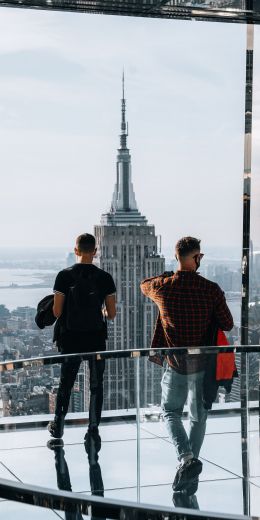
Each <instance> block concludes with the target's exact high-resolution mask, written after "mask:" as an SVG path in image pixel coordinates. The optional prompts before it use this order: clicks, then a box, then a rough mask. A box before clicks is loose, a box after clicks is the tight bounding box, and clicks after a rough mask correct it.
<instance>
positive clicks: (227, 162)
mask: <svg viewBox="0 0 260 520" xmlns="http://www.w3.org/2000/svg"><path fill="white" fill-rule="evenodd" d="M256 30H257V31H258V32H259V29H258V28H256ZM257 38H258V40H259V42H260V38H259V36H258V33H257ZM245 44H246V26H244V25H232V24H230V25H229V24H223V25H222V24H217V23H204V22H181V21H166V20H150V19H142V18H138V19H134V18H127V17H122V18H119V17H112V16H98V15H87V14H86V15H83V14H82V15H80V14H71V13H63V14H62V13H58V12H54V13H48V12H44V11H29V10H15V9H12V10H10V9H4V8H1V10H0V142H1V153H0V171H1V192H0V207H1V210H0V211H1V215H0V217H1V218H0V222H1V243H2V245H3V246H22V245H24V246H33V245H37V246H55V245H57V246H67V245H68V246H69V245H70V244H71V243H72V242H73V240H74V237H75V236H76V235H77V234H79V233H81V232H84V231H90V232H91V231H92V230H93V226H94V224H98V223H99V222H100V215H101V213H102V212H104V211H106V210H107V209H109V206H110V202H111V197H112V192H113V188H114V183H115V172H116V170H115V166H116V153H117V147H118V143H119V139H118V134H119V128H120V98H121V75H122V69H123V67H124V69H125V76H126V98H127V120H128V122H129V140H128V143H129V147H130V150H131V155H132V171H133V182H134V188H135V193H136V199H137V203H138V206H139V209H140V210H141V211H142V213H143V214H145V215H146V216H147V217H148V219H149V222H150V223H153V224H155V226H156V231H157V233H158V234H161V235H162V239H163V244H164V246H168V245H171V244H172V243H174V242H175V241H176V240H177V239H178V238H179V237H180V236H181V235H184V234H193V235H195V236H199V237H201V238H202V240H203V243H204V244H208V245H231V246H233V245H239V244H240V243H241V234H242V233H241V226H242V203H241V198H242V173H243V130H244V80H245ZM257 59H258V58H257ZM258 70H259V79H260V60H259V66H258ZM259 105H260V99H259V96H258V95H257V96H256V114H259V113H260V109H259ZM255 129H256V134H255V139H256V140H257V139H258V141H259V143H260V126H259V124H258V119H256V121H255ZM258 136H259V138H258ZM258 141H257V144H259V143H258ZM256 148H257V150H256V152H255V155H254V161H255V165H256V169H257V164H258V165H259V163H260V156H258V146H257V147H256ZM254 189H255V190H256V189H257V187H255V188H254ZM254 211H255V215H256V216H257V218H258V221H259V222H260V210H259V207H258V205H255V209H254ZM259 242H260V240H259Z"/></svg>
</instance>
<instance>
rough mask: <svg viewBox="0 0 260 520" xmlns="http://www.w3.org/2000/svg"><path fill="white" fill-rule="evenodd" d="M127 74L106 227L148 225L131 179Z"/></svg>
mask: <svg viewBox="0 0 260 520" xmlns="http://www.w3.org/2000/svg"><path fill="white" fill-rule="evenodd" d="M125 106H126V101H125V74H124V71H123V74H122V99H121V134H120V147H119V149H118V153H117V162H116V185H115V189H114V193H113V198H112V204H111V208H110V211H109V213H105V214H104V215H102V224H104V225H117V224H118V225H130V224H136V225H146V224H147V220H146V218H145V217H144V216H143V215H141V213H140V212H139V211H138V208H137V204H136V200H135V193H134V187H133V183H132V179H131V155H130V153H129V149H128V148H127V136H128V124H127V123H126V117H125V112H126V110H125Z"/></svg>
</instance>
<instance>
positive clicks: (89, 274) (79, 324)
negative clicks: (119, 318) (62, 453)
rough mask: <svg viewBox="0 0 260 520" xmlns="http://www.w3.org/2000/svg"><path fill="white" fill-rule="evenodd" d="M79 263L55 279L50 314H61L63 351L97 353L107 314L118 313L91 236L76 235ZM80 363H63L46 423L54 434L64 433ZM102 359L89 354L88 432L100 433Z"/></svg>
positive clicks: (72, 360)
mask: <svg viewBox="0 0 260 520" xmlns="http://www.w3.org/2000/svg"><path fill="white" fill-rule="evenodd" d="M74 251H75V254H76V256H77V259H78V263H77V264H75V265H73V266H72V267H69V268H67V269H63V270H62V271H60V272H59V273H58V275H57V277H56V280H55V283H54V289H53V290H54V305H53V313H54V315H55V317H56V318H59V322H60V333H59V338H58V340H57V345H58V348H59V350H60V351H61V353H62V354H72V353H74V352H75V353H80V352H96V351H102V350H105V348H106V338H107V327H106V318H107V319H114V318H115V315H116V304H115V293H116V287H115V284H114V280H113V278H112V276H111V275H110V274H109V273H107V272H105V271H103V270H102V269H99V268H98V267H96V266H95V265H93V263H92V262H93V258H94V256H95V254H96V242H95V237H94V236H93V235H90V234H88V233H84V234H83V235H80V236H79V237H78V238H77V240H76V247H75V249H74ZM79 367H80V357H79V356H75V357H72V358H68V359H66V360H64V361H63V362H62V365H61V375H60V383H59V388H58V392H57V401H56V409H55V417H54V420H53V421H51V422H50V423H49V424H48V430H49V432H50V434H51V436H52V437H54V438H56V439H60V438H61V437H62V436H63V430H64V422H65V416H66V413H67V411H68V407H69V401H70V395H71V390H72V388H73V385H74V382H75V379H76V377H77V373H78V371H79ZM104 369H105V360H96V359H94V357H93V358H91V359H89V370H90V405H89V427H88V432H87V434H86V435H85V441H86V442H87V441H88V439H89V434H91V435H94V437H95V436H96V437H98V426H99V423H100V418H101V411H102V405H103V374H104Z"/></svg>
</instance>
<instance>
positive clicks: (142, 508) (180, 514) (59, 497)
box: [0, 479, 250, 520]
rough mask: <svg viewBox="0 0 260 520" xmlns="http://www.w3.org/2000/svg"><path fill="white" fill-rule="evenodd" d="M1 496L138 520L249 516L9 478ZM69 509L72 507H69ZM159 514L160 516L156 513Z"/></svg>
mask: <svg viewBox="0 0 260 520" xmlns="http://www.w3.org/2000/svg"><path fill="white" fill-rule="evenodd" d="M0 496H1V497H2V498H5V499H7V500H11V501H14V502H22V503H23V504H29V505H34V506H38V507H44V508H47V509H50V508H51V509H55V510H59V511H64V510H65V511H66V506H67V505H69V506H70V508H71V506H75V510H77V511H80V512H81V513H82V514H87V515H89V516H91V514H92V511H91V508H92V506H98V507H104V508H105V509H106V517H107V518H115V519H117V518H118V519H120V518H125V519H127V518H129V519H130V518H135V520H137V519H138V518H139V519H140V520H141V519H142V520H145V519H148V518H149V520H152V519H154V520H158V517H159V518H160V519H161V520H163V519H165V520H166V519H168V520H176V518H183V519H184V518H185V519H192V518H194V519H196V520H197V519H199V518H205V519H206V518H210V519H212V520H215V519H216V520H247V519H249V518H250V517H248V516H244V515H230V514H226V515H225V514H222V513H219V514H218V513H211V512H207V511H196V510H187V509H182V508H178V509H175V508H172V509H167V508H164V507H160V506H153V507H151V505H150V504H145V503H141V504H137V503H136V502H130V501H123V500H122V501H118V500H114V499H109V498H103V497H97V496H93V495H89V496H87V495H84V496H83V497H82V494H79V493H74V492H70V491H60V490H59V491H58V490H52V489H49V488H45V487H40V486H31V485H28V484H23V483H20V482H14V481H12V480H7V479H0ZM70 510H71V509H70ZM158 515H159V516H158Z"/></svg>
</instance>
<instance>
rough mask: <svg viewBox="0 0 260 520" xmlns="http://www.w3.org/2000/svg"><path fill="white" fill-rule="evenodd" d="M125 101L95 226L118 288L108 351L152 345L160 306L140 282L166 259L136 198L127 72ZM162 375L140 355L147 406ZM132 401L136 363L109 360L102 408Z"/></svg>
mask: <svg viewBox="0 0 260 520" xmlns="http://www.w3.org/2000/svg"><path fill="white" fill-rule="evenodd" d="M121 103H122V109H121V135H120V147H119V149H118V155H117V167H116V185H115V189H114V194H113V198H112V204H111V208H110V211H108V212H107V213H105V214H103V215H102V217H101V224H100V225H99V226H95V236H96V241H97V256H98V263H99V266H100V267H101V268H102V269H104V270H105V271H108V272H109V273H110V274H111V275H112V276H113V278H114V280H115V283H116V287H117V316H116V318H115V320H114V321H113V322H110V323H109V325H108V349H109V350H119V349H120V350H122V349H123V350H125V349H129V348H131V349H133V348H147V347H149V346H150V344H151V338H152V334H153V329H154V324H155V320H156V317H157V309H156V306H155V305H154V304H153V303H152V302H151V301H149V300H147V299H146V298H145V297H144V296H143V295H142V294H141V291H140V282H141V280H143V279H144V278H147V277H151V276H156V275H158V274H160V273H162V272H163V271H164V267H165V262H164V258H163V257H162V256H161V255H160V254H159V251H158V238H157V236H156V235H155V227H154V226H153V225H150V224H148V222H147V219H146V217H145V216H143V215H142V214H141V213H140V212H139V210H138V207H137V203H136V199H135V193H134V188H133V183H132V178H131V155H130V153H129V149H128V147H127V137H128V124H127V123H126V117H125V116H126V102H125V93H124V77H123V96H122V100H121ZM160 377H161V371H160V369H158V368H157V367H155V366H154V364H152V363H149V364H147V363H146V364H143V365H142V360H141V380H142V385H143V391H142V404H143V405H146V404H148V403H149V404H150V403H151V404H155V403H158V402H159V399H160V397H159V394H160V388H159V387H160ZM155 379H156V381H155ZM134 406H135V369H134V363H132V362H130V363H129V362H128V361H126V360H124V359H120V360H116V361H113V362H108V363H107V367H106V372H105V391H104V409H110V410H111V409H121V408H132V407H134Z"/></svg>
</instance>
